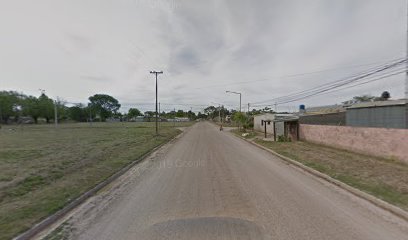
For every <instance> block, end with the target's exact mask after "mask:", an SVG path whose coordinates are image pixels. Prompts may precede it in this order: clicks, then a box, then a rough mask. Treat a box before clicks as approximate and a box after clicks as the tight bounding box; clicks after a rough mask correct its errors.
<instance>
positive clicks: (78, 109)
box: [68, 104, 89, 122]
mask: <svg viewBox="0 0 408 240" xmlns="http://www.w3.org/2000/svg"><path fill="white" fill-rule="evenodd" d="M88 110H89V109H88V108H87V107H85V106H84V105H83V104H78V105H76V106H73V107H70V108H69V109H68V116H69V118H70V119H72V120H74V121H77V122H86V121H87V119H88V116H89V111H88Z"/></svg>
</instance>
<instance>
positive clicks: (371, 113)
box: [346, 100, 408, 129]
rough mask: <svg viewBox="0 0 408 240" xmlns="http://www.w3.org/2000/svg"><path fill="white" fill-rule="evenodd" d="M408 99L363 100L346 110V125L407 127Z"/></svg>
mask: <svg viewBox="0 0 408 240" xmlns="http://www.w3.org/2000/svg"><path fill="white" fill-rule="evenodd" d="M407 101H408V100H389V101H377V102H364V103H359V104H355V105H352V106H350V107H348V108H347V111H346V125H347V126H353V127H378V128H405V129H406V128H408V104H407Z"/></svg>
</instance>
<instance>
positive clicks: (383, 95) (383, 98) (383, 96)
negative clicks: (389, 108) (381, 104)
mask: <svg viewBox="0 0 408 240" xmlns="http://www.w3.org/2000/svg"><path fill="white" fill-rule="evenodd" d="M390 98H391V94H390V93H389V92H388V91H384V92H382V93H381V97H380V98H379V99H378V100H379V101H387V100H388V99H390Z"/></svg>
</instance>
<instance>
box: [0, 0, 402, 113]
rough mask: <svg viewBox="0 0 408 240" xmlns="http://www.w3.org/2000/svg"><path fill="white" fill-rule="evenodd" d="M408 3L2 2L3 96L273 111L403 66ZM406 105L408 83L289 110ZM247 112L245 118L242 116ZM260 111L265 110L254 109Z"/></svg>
mask: <svg viewBox="0 0 408 240" xmlns="http://www.w3.org/2000/svg"><path fill="white" fill-rule="evenodd" d="M406 15H407V2H406V0H337V1H328V0H257V1H253V0H206V1H198V0H65V1H62V0H36V1H32V0H25V1H24V0H0V90H15V91H19V92H24V93H25V94H29V95H35V96H38V95H39V94H40V91H39V89H43V90H45V92H46V94H47V95H48V96H50V97H52V98H57V97H58V98H60V99H63V100H65V101H67V102H71V103H87V99H88V97H89V96H91V95H94V94H97V93H104V94H109V95H112V96H113V97H115V98H117V99H118V100H119V102H120V103H121V104H122V106H123V108H122V111H126V110H127V109H128V108H130V107H137V108H139V109H141V110H143V111H147V110H153V109H154V102H155V79H154V75H152V74H150V73H149V72H150V71H152V70H157V71H164V74H163V75H159V101H160V103H161V110H165V111H169V110H172V109H173V108H176V109H184V110H190V109H192V110H193V111H195V112H198V111H202V110H203V108H205V106H207V105H218V104H222V105H225V106H226V107H228V108H235V109H237V108H239V96H238V95H235V94H227V93H226V91H227V90H229V91H236V92H241V93H242V105H244V106H247V103H256V102H264V103H263V104H264V105H271V104H274V102H268V101H267V100H268V99H273V98H276V97H280V96H285V95H288V94H291V93H294V92H297V91H302V90H305V89H308V88H311V87H314V86H318V85H320V84H324V83H328V82H331V81H336V80H338V79H342V78H344V77H348V76H350V75H353V74H355V73H357V72H361V71H363V70H365V69H367V68H370V67H374V66H376V65H378V64H382V63H385V62H389V61H391V60H393V59H398V58H404V57H405V52H406V32H407V17H406ZM384 90H387V91H389V92H390V93H391V96H392V98H396V99H397V98H403V97H404V75H403V74H401V75H398V76H394V77H390V78H387V79H383V80H380V81H376V82H372V83H370V84H365V85H361V86H358V87H354V88H349V89H346V90H342V91H336V92H331V93H328V94H324V95H319V96H315V97H311V98H307V99H303V100H299V101H296V102H291V103H287V104H282V105H280V106H278V108H279V110H282V111H283V110H293V111H295V110H296V109H297V107H298V105H299V104H305V105H306V107H308V106H319V105H327V104H335V103H341V102H342V101H345V100H348V99H350V98H352V97H353V96H356V95H362V94H371V95H376V96H377V95H380V94H381V92H382V91H384ZM244 106H243V108H244ZM259 107H262V106H259Z"/></svg>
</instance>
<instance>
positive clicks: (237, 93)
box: [225, 91, 242, 112]
mask: <svg viewBox="0 0 408 240" xmlns="http://www.w3.org/2000/svg"><path fill="white" fill-rule="evenodd" d="M225 92H226V93H233V94H239V112H241V96H242V94H241V93H240V92H233V91H225Z"/></svg>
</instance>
